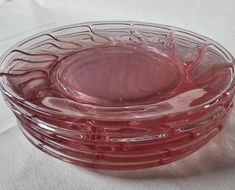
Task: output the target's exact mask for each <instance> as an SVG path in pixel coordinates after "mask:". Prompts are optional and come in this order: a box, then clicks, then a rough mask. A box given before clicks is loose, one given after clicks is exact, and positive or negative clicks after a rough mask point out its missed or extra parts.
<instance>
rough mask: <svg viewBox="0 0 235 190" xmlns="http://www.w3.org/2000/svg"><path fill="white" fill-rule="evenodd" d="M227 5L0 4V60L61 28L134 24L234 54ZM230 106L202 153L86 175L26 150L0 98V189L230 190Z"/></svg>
mask: <svg viewBox="0 0 235 190" xmlns="http://www.w3.org/2000/svg"><path fill="white" fill-rule="evenodd" d="M234 10H235V3H234V1H233V0H223V1H220V0H204V1H203V0H175V1H171V0H164V1H163V0H113V1H112V0H99V1H97V0H67V1H64V0H34V1H33V0H8V1H7V0H5V1H4V0H0V55H1V54H2V53H3V52H4V51H5V50H6V49H7V48H9V47H10V46H11V45H13V44H14V43H15V42H17V41H18V40H21V39H22V38H24V37H26V36H28V35H30V34H33V33H35V32H37V31H40V30H43V29H46V28H48V27H52V26H56V25H60V24H63V23H74V22H84V21H93V20H137V21H147V22H156V23H162V24H168V25H174V26H178V27H182V28H185V29H189V30H193V31H195V32H198V33H201V34H204V35H205V36H208V37H210V38H212V39H214V40H216V41H218V42H220V43H221V44H222V45H223V46H224V47H225V48H227V49H228V50H229V51H230V52H231V53H232V54H233V55H235V46H234V44H235V35H234V34H235V16H234ZM234 124H235V109H234V111H233V112H232V115H231V118H230V123H229V125H228V127H227V128H225V129H224V130H223V131H222V132H221V133H220V134H219V135H218V136H217V137H215V138H214V139H213V140H212V141H211V142H210V143H208V144H207V145H206V146H205V147H203V148H202V149H201V150H199V151H197V152H196V153H194V154H192V155H191V156H188V157H187V158H185V159H182V160H180V161H178V162H175V163H172V164H169V165H167V166H162V167H158V168H153V169H148V170H140V171H124V172H117V171H112V172H111V171H109V172H104V171H92V170H89V169H86V168H81V167H78V166H74V165H70V164H67V163H64V162H62V161H59V160H57V159H54V158H52V157H50V156H48V155H46V154H44V153H42V152H41V151H39V150H37V149H36V148H34V147H33V145H31V144H30V143H29V142H28V141H27V140H26V139H25V138H24V136H23V135H22V133H21V132H20V130H19V129H18V127H17V125H16V121H15V118H14V116H13V114H12V113H11V111H10V110H9V109H8V108H7V106H6V104H5V103H4V101H3V100H2V98H0V190H42V189H46V190H50V189H56V190H64V189H67V190H73V189H74V190H77V189H79V190H90V189H91V190H93V189H95V190H101V189H102V190H106V189H109V190H110V189H112V190H116V189H122V190H132V189H133V190H143V189H145V190H148V189H149V190H152V189H164V190H178V189H180V190H184V189H185V190H189V189H193V190H194V189H195V190H198V189H200V190H203V189H207V190H208V189H214V190H216V189H218V190H221V189H223V190H230V189H231V190H232V189H234V186H235V180H234V179H235V127H234Z"/></svg>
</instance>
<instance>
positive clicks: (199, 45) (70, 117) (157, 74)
mask: <svg viewBox="0 0 235 190" xmlns="http://www.w3.org/2000/svg"><path fill="white" fill-rule="evenodd" d="M0 77H1V82H0V86H1V91H2V93H3V96H4V98H5V100H6V102H7V103H8V105H9V107H10V108H11V109H12V111H13V112H14V114H15V116H16V118H17V120H18V123H19V125H20V127H21V129H22V131H23V133H24V134H25V136H26V137H27V138H28V139H29V140H30V141H31V142H32V143H33V144H34V145H35V146H36V147H38V148H39V149H40V150H42V151H44V152H46V153H48V154H50V155H52V156H54V157H56V158H59V159H62V160H64V161H67V162H71V163H74V164H77V165H82V166H86V167H90V168H96V169H117V170H122V169H142V168H148V167H154V166H159V165H164V164H167V163H170V162H173V161H175V160H178V159H180V158H183V157H185V156H186V155H189V154H191V153H192V152H194V151H196V150H197V149H199V148H200V147H202V146H203V145H204V144H206V143H207V142H208V141H209V140H210V139H211V138H212V137H214V136H215V135H216V134H217V133H218V132H219V131H220V130H221V129H222V128H223V126H224V124H225V122H226V120H227V118H228V115H229V113H230V110H231V108H232V100H233V97H234V84H235V83H234V59H233V57H232V56H231V55H230V54H229V53H228V52H227V51H226V50H225V49H224V48H223V47H222V46H220V45H219V44H218V43H216V42H214V41H213V40H210V39H208V38H206V37H204V36H201V35H198V34H195V33H193V32H189V31H186V30H182V29H179V28H175V27H171V26H164V25H157V24H149V23H139V22H93V23H81V24H74V25H69V26H63V27H60V28H55V29H51V30H48V31H46V32H42V33H40V34H37V35H35V36H32V37H30V38H28V39H25V40H24V41H22V42H20V43H18V44H16V45H15V46H14V47H13V48H11V49H10V50H9V51H8V52H7V53H6V54H5V55H4V56H3V57H2V59H1V67H0Z"/></svg>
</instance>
